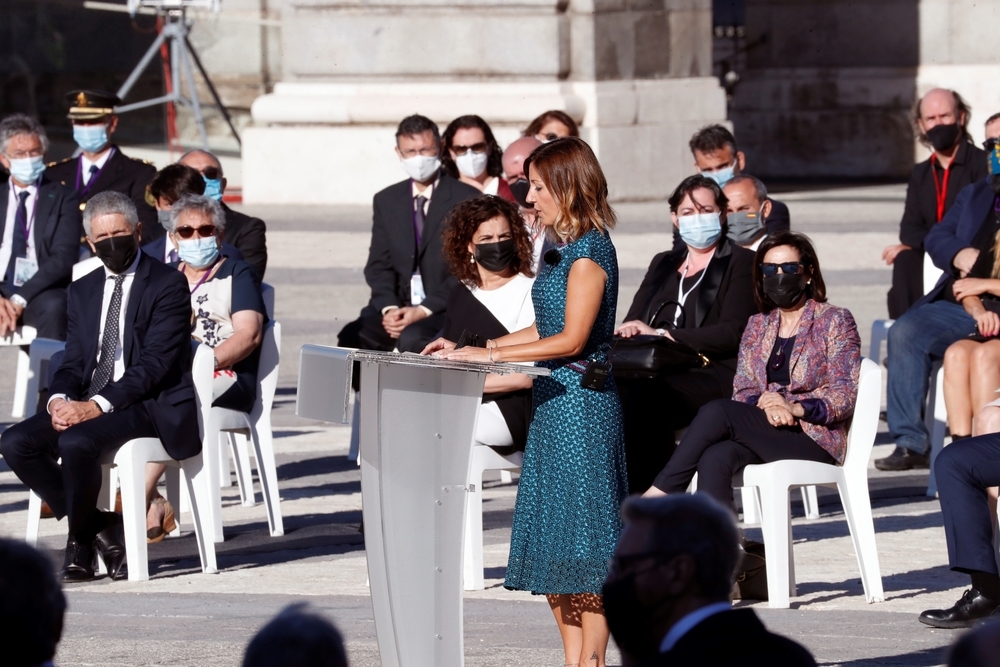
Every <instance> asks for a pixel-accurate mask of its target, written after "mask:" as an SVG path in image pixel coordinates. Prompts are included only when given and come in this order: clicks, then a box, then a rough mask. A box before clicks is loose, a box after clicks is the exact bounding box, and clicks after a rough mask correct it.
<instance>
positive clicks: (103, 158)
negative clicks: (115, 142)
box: [80, 146, 114, 172]
mask: <svg viewBox="0 0 1000 667" xmlns="http://www.w3.org/2000/svg"><path fill="white" fill-rule="evenodd" d="M113 152H114V147H113V146H108V150H106V151H104V153H103V154H102V155H101V156H100V157H99V158H97V159H96V160H94V161H93V162H91V161H90V159H88V158H87V156H86V155H84V154H83V153H80V159H81V160H83V171H84V172H88V171H90V165H94V166H95V167H97V168H98V169H103V168H104V164H105V163H106V162H107V161H108V158H109V157H111V154H112V153H113Z"/></svg>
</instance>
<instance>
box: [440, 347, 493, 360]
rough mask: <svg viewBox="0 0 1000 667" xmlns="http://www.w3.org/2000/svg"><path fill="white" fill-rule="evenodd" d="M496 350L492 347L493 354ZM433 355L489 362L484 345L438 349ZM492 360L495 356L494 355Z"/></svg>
mask: <svg viewBox="0 0 1000 667" xmlns="http://www.w3.org/2000/svg"><path fill="white" fill-rule="evenodd" d="M495 354H496V350H495V348H494V355H495ZM434 356H435V357H439V358H441V359H450V360H452V361H478V362H479V363H483V364H485V363H489V361H490V351H489V350H487V349H486V348H485V347H471V346H470V347H460V348H454V349H450V350H440V351H438V352H435V353H434ZM493 360H494V361H496V358H495V356H494V359H493Z"/></svg>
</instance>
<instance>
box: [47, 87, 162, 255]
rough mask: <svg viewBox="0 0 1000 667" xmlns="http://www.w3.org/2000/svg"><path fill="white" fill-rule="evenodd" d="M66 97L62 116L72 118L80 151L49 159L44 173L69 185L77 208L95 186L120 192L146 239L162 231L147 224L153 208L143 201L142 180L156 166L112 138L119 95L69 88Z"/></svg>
mask: <svg viewBox="0 0 1000 667" xmlns="http://www.w3.org/2000/svg"><path fill="white" fill-rule="evenodd" d="M66 102H67V103H68V105H69V113H68V114H67V116H66V117H67V118H69V120H70V122H71V123H72V124H73V140H74V141H76V143H77V145H78V146H79V147H80V154H79V155H78V156H77V157H68V158H66V159H65V160H62V161H61V162H53V163H51V164H49V165H48V169H47V170H46V176H48V177H49V178H51V179H52V180H53V181H56V182H59V183H62V184H63V185H65V186H67V187H70V188H73V189H75V190H76V194H77V196H78V197H79V198H80V208H81V209H83V208H85V207H86V205H87V202H89V201H90V199H91V197H93V196H94V195H96V194H97V193H98V192H106V191H108V190H114V191H115V192H121V193H122V194H123V195H126V196H127V197H128V198H129V199H131V200H132V203H134V204H135V208H136V210H137V211H138V212H139V222H141V223H142V224H143V225H145V227H146V240H147V241H152V240H153V239H156V238H159V237H161V236H163V235H164V232H163V230H162V229H157V228H156V226H155V225H154V224H153V223H154V222H156V210H155V209H154V208H153V207H152V206H150V205H149V203H148V202H147V201H146V186H147V185H149V182H150V181H151V180H152V179H153V175H154V174H156V167H154V166H153V165H152V164H150V163H149V162H146V161H145V160H138V159H136V158H131V157H128V156H127V155H125V153H123V152H122V149H121V148H119V147H118V146H117V145H116V144H115V143H113V140H112V137H113V136H114V133H115V130H116V129H118V116H117V115H115V107H116V106H118V105H120V104H121V103H122V101H121V100H120V99H119V98H118V96H117V95H115V94H113V93H106V92H102V91H98V90H74V91H71V92H69V93H67V94H66Z"/></svg>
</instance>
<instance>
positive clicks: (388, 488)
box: [300, 346, 549, 667]
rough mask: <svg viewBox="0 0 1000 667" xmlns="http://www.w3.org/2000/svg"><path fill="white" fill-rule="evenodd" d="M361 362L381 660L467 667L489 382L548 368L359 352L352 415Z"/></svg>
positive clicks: (368, 545) (365, 492)
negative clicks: (471, 547)
mask: <svg viewBox="0 0 1000 667" xmlns="http://www.w3.org/2000/svg"><path fill="white" fill-rule="evenodd" d="M309 347H310V348H313V349H312V350H311V352H314V353H316V357H317V360H318V358H319V357H320V351H319V350H317V349H315V348H316V346H309ZM305 352H306V350H305V348H304V349H303V356H302V360H303V363H305V361H306V354H305ZM310 356H312V355H310ZM328 360H329V358H328ZM355 361H357V362H359V363H360V367H361V421H360V428H361V499H362V508H363V515H364V521H365V552H366V555H367V558H368V577H369V583H370V587H371V597H372V607H373V609H374V612H375V632H376V635H377V637H378V646H379V653H380V655H381V659H382V665H383V667H461V666H462V665H463V664H464V655H463V622H462V589H463V582H462V547H463V541H464V534H463V533H464V529H465V509H466V491H467V489H468V483H469V482H468V477H469V468H470V463H471V452H472V446H473V436H474V434H475V430H476V418H477V415H478V413H479V404H480V402H481V400H482V395H483V385H484V383H485V381H486V375H487V374H489V373H497V374H501V375H507V374H511V373H526V374H529V375H535V376H538V375H548V373H549V371H548V369H546V368H535V367H531V366H527V367H526V366H520V365H516V364H478V363H464V362H456V361H447V360H442V359H436V358H433V357H423V356H420V355H414V354H399V353H393V352H370V351H365V350H358V351H352V352H349V353H348V354H347V369H346V370H347V373H346V376H347V377H346V380H345V385H344V386H345V391H344V393H343V395H342V396H343V398H344V399H345V406H344V411H345V414H346V398H347V396H349V394H350V392H349V391H348V390H347V388H349V387H350V383H351V371H352V369H353V366H354V363H353V362H355ZM328 363H329V361H328ZM341 363H342V361H341ZM305 368H306V367H305V366H304V367H303V369H302V370H300V373H302V372H307V371H306V370H305ZM307 384H312V383H311V382H309V383H307ZM301 385H302V382H301V378H300V391H301V390H302V389H303V387H302V386H301ZM331 393H332V394H333V396H335V397H338V398H339V397H340V396H341V395H340V393H339V392H331ZM300 407H302V406H301V404H300ZM307 412H312V410H309V411H307ZM323 412H325V410H324V411H323ZM327 414H328V413H327ZM303 416H311V415H310V414H304V415H303Z"/></svg>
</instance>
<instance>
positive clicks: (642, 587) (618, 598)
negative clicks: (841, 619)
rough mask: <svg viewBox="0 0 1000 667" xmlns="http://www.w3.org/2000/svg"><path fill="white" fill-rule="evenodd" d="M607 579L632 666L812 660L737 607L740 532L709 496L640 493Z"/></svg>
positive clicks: (766, 666)
mask: <svg viewBox="0 0 1000 667" xmlns="http://www.w3.org/2000/svg"><path fill="white" fill-rule="evenodd" d="M622 518H623V519H624V522H625V528H624V529H623V530H622V534H621V539H620V540H619V541H618V546H617V547H616V548H615V555H614V557H613V558H612V559H611V569H610V571H609V572H608V578H607V580H606V581H605V582H604V609H605V613H606V614H607V617H608V625H609V626H610V628H611V634H612V636H613V637H614V638H615V642H616V643H617V644H618V648H619V649H621V652H622V661H623V663H624V664H625V665H626V666H627V667H632V666H634V665H650V666H652V665H664V666H667V665H669V666H671V667H777V666H779V665H780V666H782V667H813V666H815V664H816V662H815V661H814V660H813V658H812V656H811V655H810V654H809V651H807V650H806V649H805V648H803V647H802V646H800V645H799V644H797V643H795V642H793V641H792V640H790V639H786V638H785V637H782V636H780V635H776V634H774V633H771V632H769V631H768V630H767V628H765V627H764V624H763V623H761V622H760V619H759V618H758V617H757V614H756V612H754V610H753V609H733V608H732V604H731V603H730V601H729V596H730V593H731V591H732V588H733V583H734V581H735V574H736V569H737V567H738V566H739V561H740V557H741V550H740V546H739V531H738V530H737V528H736V523H735V522H734V520H733V517H732V514H731V512H730V511H729V510H728V509H726V508H725V507H723V506H722V505H720V504H718V503H717V502H715V501H714V500H712V499H711V498H710V497H708V496H706V495H704V494H699V493H696V494H694V495H686V494H681V495H676V496H668V497H665V498H640V497H637V496H633V497H631V498H629V499H628V500H626V501H625V504H624V505H623V506H622Z"/></svg>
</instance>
